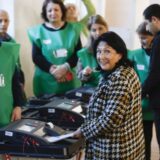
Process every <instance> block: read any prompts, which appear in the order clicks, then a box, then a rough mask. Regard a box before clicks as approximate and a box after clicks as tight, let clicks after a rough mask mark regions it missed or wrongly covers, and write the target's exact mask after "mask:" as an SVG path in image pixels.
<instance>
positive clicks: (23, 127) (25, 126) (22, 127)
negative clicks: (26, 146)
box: [17, 124, 35, 132]
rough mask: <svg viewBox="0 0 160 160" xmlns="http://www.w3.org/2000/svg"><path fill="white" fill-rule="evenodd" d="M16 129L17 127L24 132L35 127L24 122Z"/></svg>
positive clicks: (30, 130)
mask: <svg viewBox="0 0 160 160" xmlns="http://www.w3.org/2000/svg"><path fill="white" fill-rule="evenodd" d="M17 129H18V130H21V131H25V132H32V131H33V130H34V129H35V127H34V126H30V125H26V124H24V125H22V126H20V127H19V128H17Z"/></svg>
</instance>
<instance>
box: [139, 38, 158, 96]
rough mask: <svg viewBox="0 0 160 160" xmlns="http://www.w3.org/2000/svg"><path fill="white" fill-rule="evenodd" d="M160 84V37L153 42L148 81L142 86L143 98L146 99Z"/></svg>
mask: <svg viewBox="0 0 160 160" xmlns="http://www.w3.org/2000/svg"><path fill="white" fill-rule="evenodd" d="M159 84H160V36H159V37H156V39H155V40H154V42H153V46H152V50H151V58H150V69H149V74H148V77H147V79H146V80H145V82H144V83H143V85H142V96H143V97H145V96H146V95H147V94H150V93H151V92H152V91H153V90H156V88H157V86H159Z"/></svg>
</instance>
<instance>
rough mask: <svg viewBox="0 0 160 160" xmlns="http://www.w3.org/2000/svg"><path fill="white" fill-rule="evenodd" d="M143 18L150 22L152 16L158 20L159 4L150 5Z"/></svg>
mask: <svg viewBox="0 0 160 160" xmlns="http://www.w3.org/2000/svg"><path fill="white" fill-rule="evenodd" d="M143 16H144V18H145V19H147V20H149V21H151V18H152V16H155V17H157V18H159V19H160V5H159V4H152V5H150V6H148V7H147V8H146V9H145V10H144V12H143Z"/></svg>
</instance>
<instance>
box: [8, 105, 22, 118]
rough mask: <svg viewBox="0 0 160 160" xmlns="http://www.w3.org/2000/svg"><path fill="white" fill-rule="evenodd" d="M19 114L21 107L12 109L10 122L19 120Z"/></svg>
mask: <svg viewBox="0 0 160 160" xmlns="http://www.w3.org/2000/svg"><path fill="white" fill-rule="evenodd" d="M21 112H22V109H21V107H19V106H16V107H15V108H14V109H13V112H12V117H11V121H16V120H18V119H21Z"/></svg>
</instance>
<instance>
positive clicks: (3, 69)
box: [0, 9, 24, 127]
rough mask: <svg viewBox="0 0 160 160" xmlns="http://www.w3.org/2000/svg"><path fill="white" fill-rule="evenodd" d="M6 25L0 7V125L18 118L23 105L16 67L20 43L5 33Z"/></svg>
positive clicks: (7, 20)
mask: <svg viewBox="0 0 160 160" xmlns="http://www.w3.org/2000/svg"><path fill="white" fill-rule="evenodd" d="M8 25H9V16H8V13H7V12H6V11H5V10H2V9H0V127H4V126H6V125H7V124H9V123H10V122H11V121H15V120H18V119H20V118H21V106H23V105H24V99H23V91H22V88H21V85H20V82H19V72H18V68H17V61H18V57H19V48H20V45H19V44H17V43H15V42H13V41H12V40H10V39H11V38H10V36H9V35H8V34H6V32H7V28H8ZM4 62H5V63H4Z"/></svg>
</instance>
